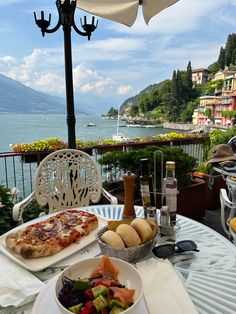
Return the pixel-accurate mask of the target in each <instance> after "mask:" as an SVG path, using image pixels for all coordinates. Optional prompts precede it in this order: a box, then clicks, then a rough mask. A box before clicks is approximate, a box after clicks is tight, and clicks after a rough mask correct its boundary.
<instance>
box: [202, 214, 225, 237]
mask: <svg viewBox="0 0 236 314" xmlns="http://www.w3.org/2000/svg"><path fill="white" fill-rule="evenodd" d="M200 222H201V223H202V224H204V225H206V226H208V227H210V228H212V229H214V230H215V231H217V232H219V233H220V234H222V235H223V236H225V237H226V238H228V236H227V235H226V234H225V232H224V230H223V228H222V226H221V219H220V208H218V209H215V210H206V214H205V217H204V218H203V219H202V220H201V221H200Z"/></svg>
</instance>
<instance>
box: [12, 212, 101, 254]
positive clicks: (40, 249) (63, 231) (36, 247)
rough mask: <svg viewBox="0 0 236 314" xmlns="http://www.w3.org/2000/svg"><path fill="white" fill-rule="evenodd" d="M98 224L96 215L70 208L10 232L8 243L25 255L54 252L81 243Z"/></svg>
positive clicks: (15, 251) (14, 249) (18, 252)
mask: <svg viewBox="0 0 236 314" xmlns="http://www.w3.org/2000/svg"><path fill="white" fill-rule="evenodd" d="M97 226H98V219H97V217H96V215H94V214H92V213H88V212H85V211H82V210H77V209H71V210H67V211H63V212H60V213H58V214H56V215H54V216H52V217H49V218H47V219H45V220H42V221H40V222H38V223H35V224H32V225H29V226H27V227H24V228H22V229H20V230H18V231H15V232H12V233H10V234H9V235H8V236H7V237H6V246H7V247H8V248H9V249H10V250H12V251H13V252H14V253H17V254H19V255H21V256H22V257H24V258H26V259H29V258H35V257H43V256H51V255H54V254H56V253H57V252H60V251H61V250H63V249H64V248H65V247H68V246H69V245H71V244H72V243H78V242H79V241H80V239H81V237H84V236H87V235H88V234H89V233H90V232H91V231H92V230H94V229H96V228H97Z"/></svg>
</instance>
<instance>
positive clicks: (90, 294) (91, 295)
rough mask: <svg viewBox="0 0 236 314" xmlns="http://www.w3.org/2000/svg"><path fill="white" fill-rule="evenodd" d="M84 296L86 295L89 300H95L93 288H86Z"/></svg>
mask: <svg viewBox="0 0 236 314" xmlns="http://www.w3.org/2000/svg"><path fill="white" fill-rule="evenodd" d="M84 296H85V297H86V298H88V299H89V300H93V299H94V296H93V292H92V289H91V288H88V289H85V290H84Z"/></svg>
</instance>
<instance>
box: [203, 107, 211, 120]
mask: <svg viewBox="0 0 236 314" xmlns="http://www.w3.org/2000/svg"><path fill="white" fill-rule="evenodd" d="M204 114H205V116H206V117H207V118H208V119H210V120H211V118H212V113H211V109H210V108H206V109H205V112H204Z"/></svg>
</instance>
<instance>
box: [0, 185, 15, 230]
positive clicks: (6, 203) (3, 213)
mask: <svg viewBox="0 0 236 314" xmlns="http://www.w3.org/2000/svg"><path fill="white" fill-rule="evenodd" d="M16 193H17V189H16V188H12V189H11V190H10V189H9V188H8V187H6V186H5V185H2V184H0V235H2V234H4V233H5V232H7V231H9V230H10V229H12V228H14V227H16V222H15V221H14V220H13V219H12V209H13V206H14V199H15V195H16Z"/></svg>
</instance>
